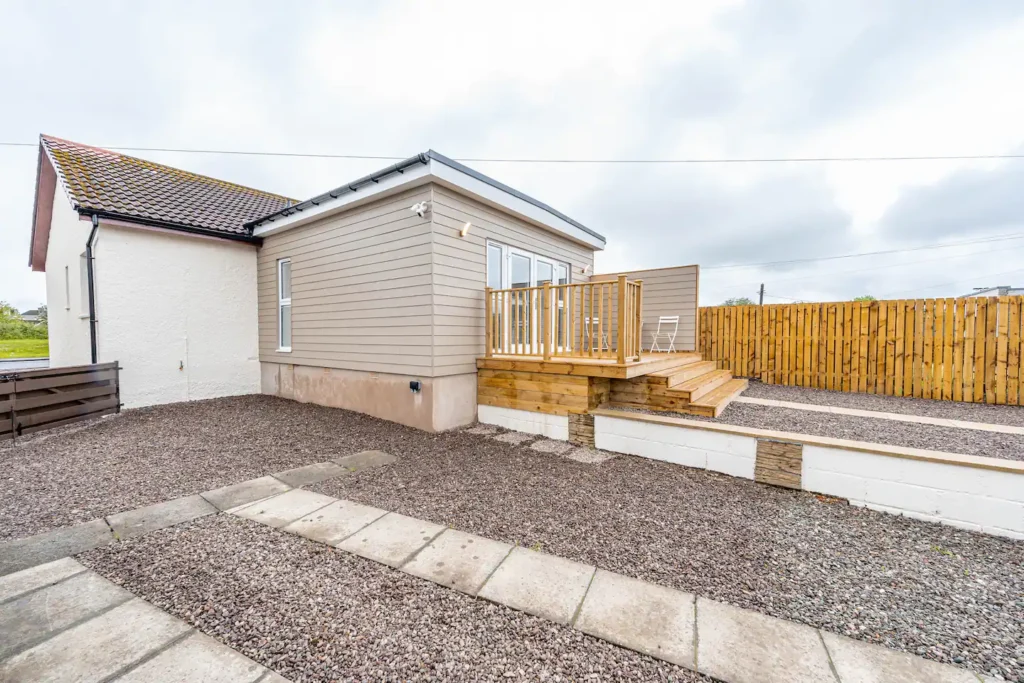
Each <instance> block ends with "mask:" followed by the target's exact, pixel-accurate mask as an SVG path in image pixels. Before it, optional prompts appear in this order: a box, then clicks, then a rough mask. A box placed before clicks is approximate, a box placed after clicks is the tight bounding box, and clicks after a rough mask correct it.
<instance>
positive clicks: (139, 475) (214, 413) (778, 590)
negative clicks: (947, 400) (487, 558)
mask: <svg viewBox="0 0 1024 683" xmlns="http://www.w3.org/2000/svg"><path fill="white" fill-rule="evenodd" d="M141 413H143V411H128V412H126V413H125V414H124V416H123V417H121V418H118V419H117V420H116V421H114V422H111V423H109V424H106V423H101V425H100V426H98V427H94V428H92V429H88V430H83V431H81V432H79V433H76V434H74V435H70V436H67V437H65V436H61V437H59V438H54V439H50V440H47V441H46V442H44V443H42V444H39V446H38V447H34V448H35V450H33V451H32V453H33V458H27V459H23V458H22V456H21V455H20V454H19V455H17V456H15V459H16V460H18V462H17V463H14V464H12V461H11V460H10V458H7V462H6V464H7V465H8V467H7V468H6V470H5V472H4V474H3V475H0V489H3V490H4V495H3V496H0V528H2V529H3V531H4V532H7V533H10V530H11V529H16V528H19V527H18V525H19V524H22V522H21V520H20V517H19V515H20V514H22V513H24V514H29V515H34V520H35V523H36V524H37V526H44V525H46V524H49V525H51V526H52V525H53V523H52V521H50V520H51V519H52V517H51V516H57V517H60V518H67V517H68V516H71V515H69V511H70V507H71V506H76V505H84V504H85V502H89V501H90V500H92V498H94V497H95V498H98V499H99V500H100V501H101V502H102V501H104V500H106V498H104V496H105V497H107V498H109V497H111V496H116V497H118V499H119V500H121V501H124V500H129V499H131V498H139V497H143V496H140V495H138V491H139V490H142V491H148V492H149V495H151V496H155V495H156V493H154V492H153V491H152V490H151V489H150V488H149V484H148V482H147V478H148V477H149V475H150V471H149V470H150V469H152V470H153V473H154V474H153V476H154V477H161V478H164V480H165V481H169V482H173V483H174V484H175V486H176V487H177V488H179V489H182V488H187V487H186V486H185V484H188V483H189V482H195V481H196V480H197V479H201V478H203V477H207V478H216V477H220V479H221V481H220V482H217V483H200V484H197V485H196V490H193V491H188V490H182V491H181V492H180V493H174V494H169V495H166V496H160V497H157V498H156V499H155V500H154V499H152V498H150V499H149V500H142V501H139V502H129V503H124V502H122V503H121V504H120V509H124V508H130V507H135V506H138V505H143V504H147V503H152V502H158V501H159V500H166V499H167V498H173V497H176V496H178V495H184V494H186V493H194V492H197V491H199V490H203V489H207V488H213V487H215V486H217V485H218V484H219V485H223V484H226V483H231V482H233V481H240V480H242V479H246V478H251V477H253V476H257V475H262V474H265V473H267V472H276V471H280V470H282V469H287V468H289V467H294V466H298V465H301V464H308V462H320V461H323V460H324V459H330V458H331V457H332V455H333V454H337V455H338V456H340V455H343V454H345V453H355V452H358V451H362V450H368V449H380V450H384V451H387V452H389V453H392V454H394V455H396V456H397V457H398V459H397V460H396V461H395V462H393V463H391V464H389V465H387V466H385V467H374V468H368V469H365V470H362V471H359V472H352V473H350V474H348V475H346V476H344V477H340V478H337V479H332V480H329V481H326V482H322V483H320V484H316V485H314V486H311V487H310V490H315V491H319V492H321V493H326V494H328V495H333V496H336V497H339V498H345V499H349V500H352V501H354V502H358V503H362V504H364V505H372V506H374V507H378V508H381V509H383V510H389V511H393V512H398V513H401V514H405V515H409V516H412V517H417V518H419V519H424V520H427V521H432V522H435V523H437V524H444V525H446V526H451V527H452V528H455V529H458V530H460V531H465V532H469V533H475V534H478V535H480V536H484V537H487V538H490V539H493V540H496V541H502V542H505V543H516V542H519V544H520V545H521V546H525V547H536V548H537V549H541V550H543V551H544V552H549V553H552V554H555V555H561V556H563V557H566V558H568V559H572V560H576V561H578V562H584V563H587V564H593V565H596V566H597V567H599V568H601V569H606V570H608V571H615V572H619V573H622V574H626V575H627V576H633V577H635V578H639V579H643V580H646V581H651V582H654V583H658V584H662V585H665V586H669V587H671V588H677V589H679V590H683V591H687V592H690V593H694V594H696V595H698V596H701V597H706V598H711V599H715V600H722V601H725V602H729V603H731V604H734V605H737V606H740V607H746V608H749V609H756V610H758V611H761V612H763V613H765V614H769V615H771V616H775V617H780V618H784V619H793V620H795V621H800V622H803V623H807V624H810V625H812V626H818V627H821V628H824V629H826V630H828V631H831V632H834V633H837V634H840V635H847V636H850V637H853V638H857V639H859V640H863V641H867V642H874V643H880V644H883V645H886V646H888V647H891V648H894V649H898V650H903V651H906V652H911V653H913V654H921V655H923V656H925V657H927V658H929V659H933V660H936V661H941V662H946V663H955V664H958V665H960V666H962V667H965V668H968V669H971V670H973V671H977V672H980V673H983V674H985V675H989V676H994V675H995V674H996V673H999V674H1000V675H1002V676H1003V678H1004V679H1006V680H1014V679H1017V680H1019V681H1024V542H1021V541H1012V540H1009V539H1003V538H996V537H992V536H987V535H984V534H978V533H972V532H968V531H963V530H960V529H954V528H952V527H948V526H943V525H938V524H931V523H928V522H921V521H917V520H911V519H907V518H903V517H897V516H893V515H888V514H885V513H881V512H875V511H872V510H867V509H864V508H857V507H852V506H849V505H847V504H846V503H845V502H838V501H836V500H835V499H832V498H827V497H824V496H822V497H819V496H816V495H814V494H811V493H808V492H802V491H790V490H785V489H778V488H774V487H770V486H765V485H761V484H756V483H754V482H752V481H747V480H743V479H737V478H733V477H729V476H726V475H722V474H717V473H714V472H707V471H704V470H697V469H690V468H685V467H680V466H677V465H673V464H670V463H664V462H658V461H654V460H647V459H644V458H637V457H632V456H625V455H620V456H618V457H616V458H614V459H613V460H609V461H608V462H605V463H604V464H602V465H601V466H600V467H594V466H592V465H587V464H583V463H579V462H574V461H572V460H570V459H568V458H564V457H552V456H551V455H550V454H545V453H537V452H536V451H533V450H530V449H529V448H527V447H524V446H521V445H520V446H516V445H513V444H507V443H503V442H500V441H495V440H494V439H493V438H490V437H488V436H481V435H475V434H467V433H466V432H465V431H452V432H442V433H437V434H431V433H426V432H422V431H418V430H415V429H412V428H409V427H404V426H401V425H398V424H395V423H390V422H385V421H382V420H378V419H375V418H371V417H368V416H365V415H359V414H356V413H351V412H347V411H342V410H337V409H331V408H323V407H320V406H315V405H312V404H300V403H293V402H291V401H286V400H282V399H277V398H273V397H267V396H250V397H243V398H231V399H217V400H214V401H204V402H196V403H190V404H178V405H173V406H161V407H159V408H153V409H146V411H145V415H146V416H148V417H147V420H148V421H149V422H148V424H149V425H150V426H151V427H152V429H151V430H149V429H147V422H143V421H141V420H140V418H139V417H136V416H137V415H139V414H141ZM208 423H209V424H210V427H209V429H207V428H206V427H205V425H207V424H208ZM214 423H222V424H223V425H224V427H223V430H220V429H214V428H213V424H214ZM125 425H128V426H131V427H132V428H131V429H130V430H124V431H122V426H125ZM237 430H241V431H240V433H236V431H237ZM971 433H972V434H974V435H975V436H977V432H971ZM165 436H166V438H167V439H168V441H167V443H164V442H163V441H162V439H163V438H164V437H165ZM100 437H102V439H101V438H100ZM534 439H535V437H529V439H528V440H534ZM79 441H80V442H81V443H82V444H83V447H84V448H85V449H86V450H87V452H86V453H84V454H82V453H78V452H77V448H76V446H75V444H76V443H78V442H79ZM211 444H212V445H211ZM55 446H59V448H54V447H55ZM21 448H22V447H18V449H16V450H15V452H18V451H20V449H21ZM28 450H29V449H28V448H25V451H26V452H27V451H28ZM179 451H180V453H181V456H180V462H179ZM275 453H276V455H275ZM0 454H2V455H0V457H6V456H7V455H8V454H7V453H4V452H3V451H0ZM268 458H273V459H276V460H278V461H279V462H278V463H277V464H276V465H272V466H268V467H262V466H260V465H259V462H261V461H265V460H266V459H268ZM289 458H291V459H293V460H296V461H297V462H291V463H288V462H283V461H284V460H287V459H289ZM303 458H308V462H307V463H303V462H301V460H302V459H303ZM33 459H38V460H40V461H41V462H40V463H39V465H38V467H36V466H34V464H33ZM65 460H67V461H68V462H69V463H70V466H71V468H72V469H74V468H77V470H75V471H74V472H73V473H72V474H68V475H66V476H65V474H64V473H63V472H62V468H63V467H64V466H65V464H64V463H65ZM222 460H223V464H224V465H225V469H224V470H223V471H219V470H217V466H218V465H221V464H222ZM248 460H252V461H254V462H255V463H256V465H255V466H253V467H251V468H250V469H249V470H247V471H246V472H245V473H243V474H241V475H240V476H237V477H235V476H234V475H231V474H230V472H234V471H237V470H240V469H244V467H245V465H246V464H247V463H248ZM92 461H95V463H94V464H90V463H91V462H92ZM111 463H112V464H111ZM91 467H94V468H95V471H91V470H90V468H91ZM147 468H148V469H147ZM191 468H196V469H197V472H193V471H192V469H191ZM47 470H52V471H53V473H54V477H55V478H56V482H57V483H62V484H63V485H64V486H65V487H66V488H67V490H62V489H61V487H60V486H59V485H56V484H49V483H47V479H46V478H45V477H41V478H40V477H37V476H36V475H37V474H39V473H44V474H45V473H46V472H47ZM254 470H255V471H254ZM224 471H227V472H228V474H224ZM211 472H219V473H218V474H217V475H216V477H214V476H213V475H211ZM83 501H85V502H83ZM93 504H95V503H93ZM90 514H91V516H95V515H96V514H100V513H99V512H92V513H90ZM90 514H86V515H83V516H85V517H86V518H88V517H89V516H90ZM222 517H224V516H223V515H217V516H215V517H207V518H204V519H203V520H199V521H195V522H192V523H190V524H189V525H188V528H194V527H196V526H197V525H202V524H212V523H213V520H214V519H219V518H222ZM239 523H240V524H241V522H239ZM178 528H181V527H174V528H173V529H178ZM169 533H172V530H163V531H157V532H153V533H152V534H149V535H147V536H142V537H139V538H138V539H131V540H130V541H128V542H126V543H125V544H122V545H124V546H128V545H131V547H135V546H136V545H137V544H138V543H140V542H148V539H150V538H151V537H157V538H167V537H168V536H167V534H169ZM117 547H121V546H117ZM114 550H115V548H114V547H111V548H108V549H107V550H105V551H104V552H113V551H114ZM191 552H194V553H197V554H203V553H214V554H217V553H218V552H219V550H218V549H217V547H216V544H215V543H211V544H209V545H208V546H204V547H201V548H197V549H193V550H192V551H191ZM190 571H191V570H190ZM195 571H196V572H197V573H196V575H195V576H193V575H192V574H183V575H182V577H183V578H188V581H190V582H192V581H196V582H197V583H198V582H201V580H202V577H203V576H205V575H206V573H205V572H207V570H206V569H203V568H201V567H200V569H197V570H195ZM247 571H258V570H257V569H255V568H248V569H247ZM243 575H245V576H248V575H249V574H246V573H245V572H243ZM167 583H168V588H167V590H173V588H172V586H171V585H172V584H173V583H174V581H171V580H168V582H167ZM287 588H288V587H287V586H279V587H277V588H275V590H278V589H279V590H285V589H287ZM316 595H317V593H316V591H311V592H309V593H308V594H307V598H304V600H309V599H312V600H313V601H314V602H313V603H312V604H313V605H314V606H315V605H316V604H317V603H316ZM308 596H313V597H312V598H309V597H308ZM203 604H204V605H205V604H206V603H205V602H204V603H203ZM210 609H213V608H212V607H210ZM268 628H270V627H268ZM538 628H542V627H539V626H538ZM543 628H548V627H547V626H544V627H543ZM272 632H273V629H270V630H269V631H267V634H268V635H267V637H268V638H272ZM470 636H471V637H472V634H470ZM541 640H543V638H541ZM382 661H384V660H382ZM264 663H266V662H264ZM573 670H574V671H576V669H573ZM524 671H533V669H529V668H527V669H524ZM283 673H284V672H283ZM524 675H525V674H524ZM602 675H603V674H602ZM367 677H369V678H372V676H367ZM453 677H454V674H453ZM534 677H536V676H534ZM651 678H657V676H651ZM310 680H316V679H310Z"/></svg>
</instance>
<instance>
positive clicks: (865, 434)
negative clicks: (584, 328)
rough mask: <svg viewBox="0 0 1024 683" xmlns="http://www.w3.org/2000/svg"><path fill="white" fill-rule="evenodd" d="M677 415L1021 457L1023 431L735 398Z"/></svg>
mask: <svg viewBox="0 0 1024 683" xmlns="http://www.w3.org/2000/svg"><path fill="white" fill-rule="evenodd" d="M652 414H658V413H652ZM678 416H679V417H685V418H687V419H695V420H706V421H710V422H722V423H725V424H732V425H740V426H743V427H757V428H759V429H774V430H777V431H781V432H797V433H800V434H813V435H815V436H831V437H835V438H837V439H852V440H854V441H871V442H873V443H884V444H888V445H890V446H907V447H910V448H927V449H929V450H933V451H946V452H949V453H961V454H964V455H980V456H984V457H988V458H1004V459H1006V460H1024V435H1022V434H1001V433H999V432H987V431H981V430H978V429H960V428H957V427H938V426H935V425H927V424H917V423H914V422H899V421H897V420H886V419H885V418H875V417H858V416H856V415H838V414H835V413H819V412H814V411H810V410H800V409H798V408H778V407H775V406H762V405H757V404H755V403H736V402H733V403H730V404H729V406H728V407H727V408H726V409H725V412H723V413H722V414H721V415H720V416H719V417H717V418H715V419H711V418H702V417H698V416H695V415H684V414H679V415H678Z"/></svg>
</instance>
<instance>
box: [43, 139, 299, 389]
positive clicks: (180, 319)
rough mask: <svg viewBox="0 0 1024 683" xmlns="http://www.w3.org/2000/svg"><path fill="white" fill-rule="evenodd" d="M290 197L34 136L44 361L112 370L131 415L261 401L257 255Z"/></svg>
mask: <svg viewBox="0 0 1024 683" xmlns="http://www.w3.org/2000/svg"><path fill="white" fill-rule="evenodd" d="M289 201H290V200H289V199H288V198H287V197H282V196H280V195H275V194H270V193H266V192H260V191H258V190H253V189H250V188H247V187H242V186H240V185H235V184H233V183H227V182H224V181H222V180H216V179H214V178H207V177H205V176H201V175H197V174H194V173H187V172H185V171H180V170H178V169H174V168H170V167H167V166H162V165H160V164H154V163H150V162H148V161H143V160H141V159H135V158H133V157H130V156H126V155H123V154H118V153H116V152H111V151H107V150H103V149H99V148H96V147H89V146H86V145H80V144H77V143H74V142H70V141H67V140H62V139H60V138H54V137H49V136H42V137H41V138H40V141H39V157H38V166H37V173H36V193H35V207H34V210H33V218H32V238H31V245H30V253H29V266H30V267H31V268H32V270H35V271H45V272H46V303H47V309H48V317H49V339H50V366H51V367H61V366H72V365H82V364H85V363H90V362H107V361H115V360H116V361H119V362H120V363H121V365H122V367H123V370H122V373H121V386H122V389H121V398H122V401H123V403H124V404H125V405H126V406H128V407H134V406H143V405H152V404H157V403H169V402H174V401H187V400H190V399H199V398H211V397H215V396H225V395H232V394H248V393H253V392H258V391H259V387H260V368H259V349H258V344H257V324H258V323H257V314H256V250H257V247H258V245H259V240H258V239H255V238H253V236H252V235H251V234H250V233H249V232H248V231H246V230H245V228H244V227H243V224H244V223H245V222H246V221H248V220H252V219H254V218H257V217H259V216H262V215H265V214H267V213H271V212H273V211H276V210H277V209H280V208H281V207H284V206H287V205H288V203H289Z"/></svg>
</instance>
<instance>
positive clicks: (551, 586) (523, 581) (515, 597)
mask: <svg viewBox="0 0 1024 683" xmlns="http://www.w3.org/2000/svg"><path fill="white" fill-rule="evenodd" d="M593 575H594V567H591V566H590V565H586V564H580V563H579V562H573V561H572V560H567V559H565V558H562V557H557V556H555V555H548V554H546V553H540V552H536V551H534V550H526V549H525V548H515V549H513V550H512V552H511V553H510V554H509V556H508V557H507V558H506V559H505V561H504V562H502V563H501V566H500V567H498V569H497V570H496V571H495V572H494V574H493V575H492V576H491V578H489V579H488V580H487V583H485V584H484V586H483V588H481V589H480V592H479V593H478V595H479V596H480V597H481V598H484V599H486V600H490V601H492V602H497V603H501V604H502V605H507V606H509V607H511V608H513V609H517V610H521V611H523V612H527V613H528V614H533V615H535V616H538V617H544V618H545V619H550V620H551V621H557V622H558V623H560V624H568V623H570V622H571V621H572V619H573V617H574V616H575V615H576V609H577V608H578V607H579V605H580V602H581V601H582V600H583V596H584V594H585V593H586V592H587V586H588V585H589V584H590V579H591V577H593Z"/></svg>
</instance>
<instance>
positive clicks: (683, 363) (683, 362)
mask: <svg viewBox="0 0 1024 683" xmlns="http://www.w3.org/2000/svg"><path fill="white" fill-rule="evenodd" d="M714 362H715V361H706V360H704V359H702V358H701V357H700V355H699V354H695V355H694V356H693V357H692V358H680V359H679V364H678V365H673V366H672V367H670V368H665V369H663V370H655V371H654V372H649V373H647V375H645V376H646V377H671V376H672V375H674V374H676V373H678V372H681V371H683V370H686V369H688V368H690V367H691V366H693V365H699V364H700V363H714Z"/></svg>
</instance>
